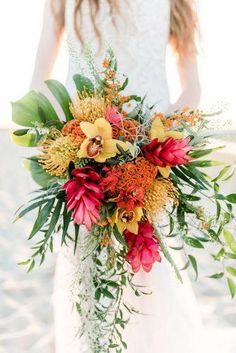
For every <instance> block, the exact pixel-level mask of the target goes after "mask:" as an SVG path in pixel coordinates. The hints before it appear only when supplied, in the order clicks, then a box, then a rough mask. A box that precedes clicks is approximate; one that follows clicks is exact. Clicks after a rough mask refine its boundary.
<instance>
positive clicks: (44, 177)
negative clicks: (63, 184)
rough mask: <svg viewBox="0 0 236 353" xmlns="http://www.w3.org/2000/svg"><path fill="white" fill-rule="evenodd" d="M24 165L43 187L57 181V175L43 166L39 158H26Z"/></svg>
mask: <svg viewBox="0 0 236 353" xmlns="http://www.w3.org/2000/svg"><path fill="white" fill-rule="evenodd" d="M24 166H25V167H26V169H28V170H29V172H30V173H31V175H32V178H33V180H34V181H35V182H36V183H37V184H38V185H40V186H41V187H43V188H46V187H49V186H50V185H52V184H53V183H54V182H55V181H56V178H55V177H53V176H52V175H50V174H48V173H47V172H46V171H45V170H44V169H43V168H42V166H41V165H40V164H39V162H38V160H37V159H26V160H25V161H24Z"/></svg>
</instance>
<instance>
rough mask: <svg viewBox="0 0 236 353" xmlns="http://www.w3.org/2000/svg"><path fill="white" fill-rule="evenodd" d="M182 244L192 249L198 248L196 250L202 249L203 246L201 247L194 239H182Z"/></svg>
mask: <svg viewBox="0 0 236 353" xmlns="http://www.w3.org/2000/svg"><path fill="white" fill-rule="evenodd" d="M184 242H185V243H186V244H187V245H189V246H192V247H194V248H198V249H203V248H204V246H203V245H202V243H201V242H200V241H199V240H197V239H195V238H191V237H184Z"/></svg>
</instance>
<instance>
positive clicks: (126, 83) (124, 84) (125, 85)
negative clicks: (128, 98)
mask: <svg viewBox="0 0 236 353" xmlns="http://www.w3.org/2000/svg"><path fill="white" fill-rule="evenodd" d="M128 83H129V79H128V77H126V79H125V81H124V82H123V84H122V86H121V87H120V89H119V91H124V89H125V88H126V87H127V86H128Z"/></svg>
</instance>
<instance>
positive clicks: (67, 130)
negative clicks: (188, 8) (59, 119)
mask: <svg viewBox="0 0 236 353" xmlns="http://www.w3.org/2000/svg"><path fill="white" fill-rule="evenodd" d="M61 132H62V134H63V135H64V136H70V138H71V140H72V141H73V142H74V143H75V144H76V145H78V146H80V145H81V143H82V142H83V140H84V139H85V137H86V136H85V134H84V133H83V131H82V130H81V127H80V122H79V121H78V120H75V119H74V120H70V121H68V122H67V123H66V124H65V125H64V127H63V128H62V131H61Z"/></svg>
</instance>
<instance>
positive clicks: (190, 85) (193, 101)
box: [169, 54, 201, 112]
mask: <svg viewBox="0 0 236 353" xmlns="http://www.w3.org/2000/svg"><path fill="white" fill-rule="evenodd" d="M177 66H178V72H179V77H180V81H181V87H182V92H181V94H180V96H179V98H178V99H177V101H176V102H175V103H174V104H173V105H171V106H170V109H169V112H174V111H176V110H181V109H182V108H183V107H189V108H190V109H195V108H197V107H198V105H199V103H200V98H201V86H200V80H199V74H198V64H197V57H196V55H195V54H191V55H189V56H184V57H181V58H179V59H178V60H177Z"/></svg>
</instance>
